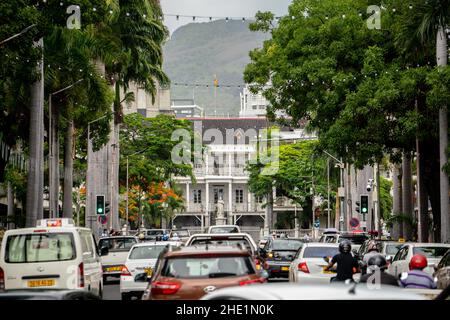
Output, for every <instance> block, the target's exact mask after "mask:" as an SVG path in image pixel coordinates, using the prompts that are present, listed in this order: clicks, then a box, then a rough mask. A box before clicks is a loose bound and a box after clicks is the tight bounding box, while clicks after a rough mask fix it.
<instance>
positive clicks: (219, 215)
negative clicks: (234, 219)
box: [217, 199, 225, 219]
mask: <svg viewBox="0 0 450 320" xmlns="http://www.w3.org/2000/svg"><path fill="white" fill-rule="evenodd" d="M224 208H225V202H224V201H223V200H222V199H219V200H218V201H217V219H223V218H225V215H224V212H225V209H224Z"/></svg>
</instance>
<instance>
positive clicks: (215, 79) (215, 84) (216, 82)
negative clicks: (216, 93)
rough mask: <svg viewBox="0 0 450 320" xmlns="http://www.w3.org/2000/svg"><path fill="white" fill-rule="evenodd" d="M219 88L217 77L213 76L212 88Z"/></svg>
mask: <svg viewBox="0 0 450 320" xmlns="http://www.w3.org/2000/svg"><path fill="white" fill-rule="evenodd" d="M218 86H219V80H217V77H216V76H214V87H218Z"/></svg>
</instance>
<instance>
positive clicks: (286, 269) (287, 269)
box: [281, 267, 289, 271]
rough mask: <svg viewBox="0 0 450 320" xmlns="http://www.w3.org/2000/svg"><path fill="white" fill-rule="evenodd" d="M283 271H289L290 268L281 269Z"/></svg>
mask: <svg viewBox="0 0 450 320" xmlns="http://www.w3.org/2000/svg"><path fill="white" fill-rule="evenodd" d="M281 271H289V267H281Z"/></svg>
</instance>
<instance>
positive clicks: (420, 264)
mask: <svg viewBox="0 0 450 320" xmlns="http://www.w3.org/2000/svg"><path fill="white" fill-rule="evenodd" d="M426 266H428V260H427V258H426V257H425V256H424V255H421V254H415V255H413V257H412V258H411V261H410V262H409V270H414V269H419V270H422V269H425V268H426Z"/></svg>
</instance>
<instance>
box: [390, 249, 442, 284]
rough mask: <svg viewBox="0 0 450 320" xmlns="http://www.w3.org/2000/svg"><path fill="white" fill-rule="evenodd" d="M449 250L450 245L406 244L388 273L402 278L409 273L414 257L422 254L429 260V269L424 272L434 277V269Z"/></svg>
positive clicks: (393, 261) (396, 256)
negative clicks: (404, 273)
mask: <svg viewBox="0 0 450 320" xmlns="http://www.w3.org/2000/svg"><path fill="white" fill-rule="evenodd" d="M448 249H450V244H443V243H405V244H404V245H403V246H402V248H401V249H400V250H399V251H398V252H397V254H396V255H395V257H394V259H393V260H392V262H391V264H390V265H389V268H388V270H387V271H388V272H389V273H390V274H392V275H393V276H396V277H400V276H401V274H402V273H403V272H408V271H409V262H410V260H411V258H412V256H413V255H415V254H417V253H420V254H423V255H424V256H425V257H426V258H427V260H428V267H426V268H425V269H424V271H425V272H427V273H428V274H430V275H432V274H433V273H434V267H435V266H436V265H437V264H438V263H439V261H440V260H441V259H442V257H443V256H444V255H445V253H446V252H447V251H448Z"/></svg>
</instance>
